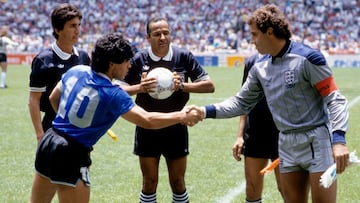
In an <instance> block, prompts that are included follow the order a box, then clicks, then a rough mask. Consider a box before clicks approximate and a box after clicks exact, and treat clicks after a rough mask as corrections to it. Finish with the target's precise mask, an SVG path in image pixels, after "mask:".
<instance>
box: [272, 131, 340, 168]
mask: <svg viewBox="0 0 360 203" xmlns="http://www.w3.org/2000/svg"><path fill="white" fill-rule="evenodd" d="M279 157H280V173H288V172H296V171H308V172H310V173H316V172H323V171H325V170H326V169H327V168H329V167H330V166H331V165H332V164H333V163H334V158H333V152H332V144H331V132H330V131H329V129H328V128H327V126H326V125H322V126H319V127H316V128H314V129H312V130H308V131H305V132H292V133H286V134H283V133H280V134H279Z"/></svg>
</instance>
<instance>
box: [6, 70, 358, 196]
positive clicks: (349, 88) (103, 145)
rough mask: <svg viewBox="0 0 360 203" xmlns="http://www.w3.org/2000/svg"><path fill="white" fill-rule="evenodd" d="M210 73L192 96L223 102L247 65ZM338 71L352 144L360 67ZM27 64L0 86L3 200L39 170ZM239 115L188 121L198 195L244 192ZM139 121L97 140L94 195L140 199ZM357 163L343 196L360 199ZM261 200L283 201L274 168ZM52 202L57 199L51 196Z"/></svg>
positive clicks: (344, 177) (190, 175) (341, 182)
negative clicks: (208, 82) (236, 146)
mask: <svg viewBox="0 0 360 203" xmlns="http://www.w3.org/2000/svg"><path fill="white" fill-rule="evenodd" d="M206 70H207V71H208V72H209V74H210V76H211V78H212V79H213V81H214V83H215V86H216V91H215V93H213V94H192V95H191V100H190V101H189V104H196V105H205V104H210V103H215V102H220V101H222V100H224V99H225V98H227V97H229V96H232V95H234V94H235V93H236V92H237V91H238V90H239V88H240V87H241V80H242V71H243V69H242V68H239V67H238V68H226V67H217V68H215V67H206ZM333 71H334V75H335V79H336V81H337V83H338V86H339V88H340V89H341V91H342V92H343V94H344V95H345V96H346V97H347V98H348V100H349V106H350V129H349V132H348V134H347V142H348V148H349V149H350V150H351V151H353V150H358V151H359V153H360V148H359V145H358V143H360V135H359V133H358V132H359V130H360V125H359V123H360V104H359V102H360V101H359V100H360V99H359V98H360V91H359V89H360V82H359V78H360V69H351V68H343V69H333ZM29 72H30V66H29V65H22V66H14V65H11V66H9V68H8V79H7V80H8V86H9V88H7V89H0V168H1V170H0V202H4V203H12V202H14V203H19V202H27V201H28V200H29V197H30V191H31V184H32V179H33V174H34V166H33V162H34V157H35V150H36V138H35V133H34V130H33V127H32V124H31V120H30V116H29V112H28V106H27V103H28V92H29V87H28V83H29ZM358 101H359V102H358ZM237 125H238V118H232V119H222V120H214V119H208V120H204V121H202V122H201V123H199V124H198V125H196V126H194V127H191V128H190V155H189V157H188V167H187V173H186V185H187V190H188V193H189V195H190V201H191V202H193V203H204V202H221V203H225V202H232V203H243V202H244V199H245V195H244V189H245V182H244V171H243V162H236V161H235V160H234V159H233V157H232V150H231V148H232V145H233V142H234V140H235V136H236V132H237ZM134 127H135V126H134V125H133V124H130V123H129V122H127V121H125V120H123V119H121V118H120V119H119V120H118V121H117V122H116V124H115V125H114V126H113V127H112V130H113V131H114V132H115V133H116V134H117V135H118V137H119V139H118V141H117V142H114V141H113V140H112V139H111V138H110V137H109V136H107V135H105V136H104V137H103V138H102V139H100V141H99V142H98V143H97V144H96V145H95V146H94V151H93V152H92V160H93V165H92V166H91V174H90V175H91V181H92V186H91V202H94V203H95V202H96V203H97V202H107V203H110V202H124V203H128V202H129V203H136V202H139V200H138V197H139V193H140V190H141V184H142V183H141V172H140V169H139V163H138V159H137V156H135V155H133V154H132V148H133V139H134V138H133V137H134V136H133V134H134ZM160 164H161V166H160V180H159V185H158V192H157V197H158V202H159V203H163V202H165V203H167V202H171V191H170V187H169V183H168V177H167V169H166V165H165V163H164V160H163V159H162V160H161V163H160ZM359 171H360V166H352V167H349V168H348V170H346V172H345V173H344V174H341V175H339V176H338V202H360V192H359V191H360V184H359V182H360V175H359ZM263 194H264V195H263V202H272V203H273V202H282V200H281V197H280V195H279V193H278V192H277V189H276V183H275V180H274V177H273V174H269V175H266V178H265V188H264V193H263ZM53 202H58V201H57V198H54V201H53Z"/></svg>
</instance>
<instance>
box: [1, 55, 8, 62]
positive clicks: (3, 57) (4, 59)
mask: <svg viewBox="0 0 360 203" xmlns="http://www.w3.org/2000/svg"><path fill="white" fill-rule="evenodd" d="M3 62H7V58H6V54H5V53H0V63H3Z"/></svg>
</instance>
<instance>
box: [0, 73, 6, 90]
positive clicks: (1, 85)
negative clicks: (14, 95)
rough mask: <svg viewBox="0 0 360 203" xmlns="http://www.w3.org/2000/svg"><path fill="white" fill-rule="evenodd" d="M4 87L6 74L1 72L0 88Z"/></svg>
mask: <svg viewBox="0 0 360 203" xmlns="http://www.w3.org/2000/svg"><path fill="white" fill-rule="evenodd" d="M5 85H6V72H1V84H0V87H5Z"/></svg>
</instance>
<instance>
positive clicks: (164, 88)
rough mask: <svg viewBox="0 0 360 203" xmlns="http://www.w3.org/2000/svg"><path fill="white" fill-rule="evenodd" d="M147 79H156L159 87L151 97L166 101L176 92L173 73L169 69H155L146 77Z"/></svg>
mask: <svg viewBox="0 0 360 203" xmlns="http://www.w3.org/2000/svg"><path fill="white" fill-rule="evenodd" d="M146 77H147V78H156V80H157V85H156V87H155V88H154V89H153V90H154V91H153V92H149V95H150V96H151V97H152V98H154V99H166V98H168V97H170V96H171V95H172V93H173V92H174V89H173V88H174V80H173V73H172V72H171V71H170V70H169V69H167V68H162V67H158V68H154V69H152V70H151V71H150V72H149V73H148V74H147V76H146Z"/></svg>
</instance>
